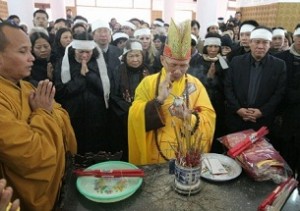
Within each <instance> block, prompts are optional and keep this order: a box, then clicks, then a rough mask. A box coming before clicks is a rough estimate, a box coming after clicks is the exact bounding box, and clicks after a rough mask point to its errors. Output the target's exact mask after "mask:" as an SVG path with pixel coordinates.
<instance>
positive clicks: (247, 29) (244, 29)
mask: <svg viewBox="0 0 300 211" xmlns="http://www.w3.org/2000/svg"><path fill="white" fill-rule="evenodd" d="M254 28H255V26H253V25H250V24H244V25H242V27H241V29H240V33H244V32H252V30H253V29H254Z"/></svg>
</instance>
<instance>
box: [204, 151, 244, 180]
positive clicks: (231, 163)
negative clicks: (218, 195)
mask: <svg viewBox="0 0 300 211" xmlns="http://www.w3.org/2000/svg"><path fill="white" fill-rule="evenodd" d="M206 158H214V159H218V160H219V161H220V163H221V164H222V166H223V167H224V168H225V169H226V170H227V172H228V173H227V174H219V175H213V174H211V173H210V171H209V170H208V168H207V167H206V165H205V163H204V162H203V160H204V159H206ZM201 161H202V170H201V177H203V178H205V179H208V180H211V181H228V180H232V179H234V178H236V177H238V176H239V175H240V174H241V172H242V168H241V167H240V166H239V164H238V163H237V162H236V161H235V160H233V159H232V158H230V157H228V156H226V155H222V154H217V153H204V154H203V155H202V157H201Z"/></svg>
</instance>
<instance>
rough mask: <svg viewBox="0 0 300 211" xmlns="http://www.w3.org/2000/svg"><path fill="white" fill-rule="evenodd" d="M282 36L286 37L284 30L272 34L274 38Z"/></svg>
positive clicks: (276, 30) (274, 31)
mask: <svg viewBox="0 0 300 211" xmlns="http://www.w3.org/2000/svg"><path fill="white" fill-rule="evenodd" d="M277 36H281V37H284V30H283V29H274V30H273V32H272V37H277Z"/></svg>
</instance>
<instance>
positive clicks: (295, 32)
mask: <svg viewBox="0 0 300 211" xmlns="http://www.w3.org/2000/svg"><path fill="white" fill-rule="evenodd" d="M296 35H300V27H298V28H297V29H295V31H294V34H293V36H296Z"/></svg>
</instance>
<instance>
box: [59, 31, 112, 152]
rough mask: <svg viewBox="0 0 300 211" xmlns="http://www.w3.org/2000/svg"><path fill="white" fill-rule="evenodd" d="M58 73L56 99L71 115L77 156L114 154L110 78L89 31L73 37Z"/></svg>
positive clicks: (101, 55)
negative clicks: (109, 125)
mask: <svg viewBox="0 0 300 211" xmlns="http://www.w3.org/2000/svg"><path fill="white" fill-rule="evenodd" d="M66 52H67V53H68V54H67V53H66V55H65V56H64V57H63V59H62V62H61V63H60V65H58V66H57V68H56V70H55V79H56V80H55V87H56V96H55V98H56V100H57V101H58V102H60V103H61V104H62V106H63V107H64V108H65V109H66V110H67V111H68V112H69V115H70V118H71V123H72V126H73V128H74V131H75V135H76V138H77V144H78V153H79V154H85V153H87V152H92V153H97V152H99V151H107V152H109V151H111V142H110V137H109V131H108V129H109V128H108V119H109V117H108V96H109V90H110V83H109V78H108V76H107V70H106V65H105V61H104V58H103V54H102V53H101V51H99V50H98V47H97V46H96V44H95V42H94V41H93V38H92V36H91V35H90V34H88V33H87V32H83V33H82V34H78V35H77V34H76V35H74V40H73V41H72V46H71V47H69V49H67V51H66Z"/></svg>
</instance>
